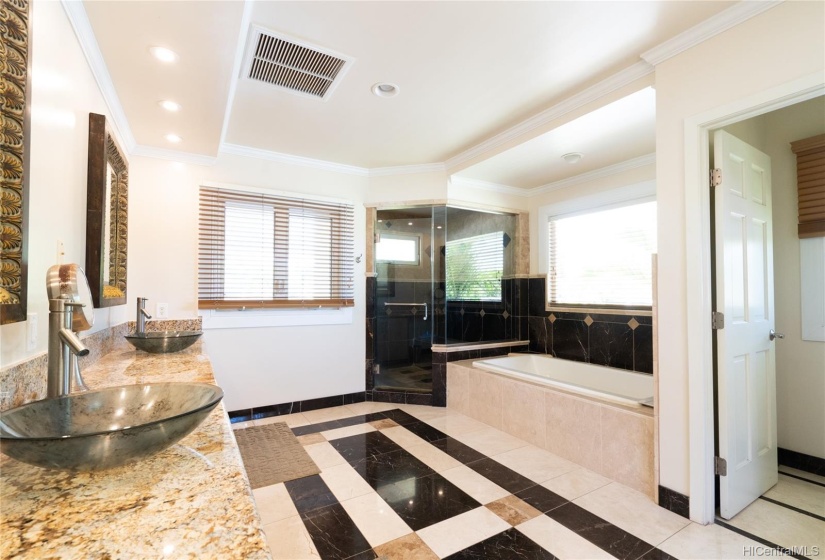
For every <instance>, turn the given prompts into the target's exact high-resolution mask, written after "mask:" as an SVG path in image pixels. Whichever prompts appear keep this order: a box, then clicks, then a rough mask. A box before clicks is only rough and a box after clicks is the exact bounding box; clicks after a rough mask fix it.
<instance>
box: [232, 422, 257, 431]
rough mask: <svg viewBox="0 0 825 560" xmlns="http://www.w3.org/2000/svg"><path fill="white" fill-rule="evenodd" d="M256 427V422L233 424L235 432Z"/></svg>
mask: <svg viewBox="0 0 825 560" xmlns="http://www.w3.org/2000/svg"><path fill="white" fill-rule="evenodd" d="M254 425H255V421H254V420H247V421H246V422H235V423H233V424H232V429H233V430H245V429H246V428H251V427H252V426H254Z"/></svg>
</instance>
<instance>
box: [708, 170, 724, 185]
mask: <svg viewBox="0 0 825 560" xmlns="http://www.w3.org/2000/svg"><path fill="white" fill-rule="evenodd" d="M721 184H722V170H721V169H718V168H717V169H711V170H710V186H711V187H718V186H719V185H721Z"/></svg>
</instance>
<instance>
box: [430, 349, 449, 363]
mask: <svg viewBox="0 0 825 560" xmlns="http://www.w3.org/2000/svg"><path fill="white" fill-rule="evenodd" d="M447 357H448V354H447V353H446V352H433V365H435V364H446V363H447V359H448V358H447Z"/></svg>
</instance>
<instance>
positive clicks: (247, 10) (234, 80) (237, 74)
mask: <svg viewBox="0 0 825 560" xmlns="http://www.w3.org/2000/svg"><path fill="white" fill-rule="evenodd" d="M254 5H255V3H254V2H253V0H244V6H243V15H242V16H241V27H240V29H239V31H238V42H237V44H236V46H235V62H234V63H233V64H232V74H231V77H230V79H229V92H228V94H227V96H226V107H224V112H223V124H222V125H221V139H220V145H223V143H224V142H225V140H226V131H227V130H228V129H229V119H230V118H231V117H232V104H233V103H234V102H235V91H236V90H237V89H238V80H240V78H241V67H242V65H243V60H244V53H245V51H246V42H247V38H248V37H249V28H250V26H251V25H252V8H253V7H254Z"/></svg>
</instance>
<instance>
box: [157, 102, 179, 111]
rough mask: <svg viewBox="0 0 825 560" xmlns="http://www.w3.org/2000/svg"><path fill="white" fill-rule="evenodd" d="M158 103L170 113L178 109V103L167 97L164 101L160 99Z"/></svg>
mask: <svg viewBox="0 0 825 560" xmlns="http://www.w3.org/2000/svg"><path fill="white" fill-rule="evenodd" d="M158 103H159V104H160V106H161V107H163V108H164V109H166V110H167V111H170V112H172V113H177V112H178V111H180V103H175V102H174V101H169V100H168V99H167V100H165V101H160V102H158Z"/></svg>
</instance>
